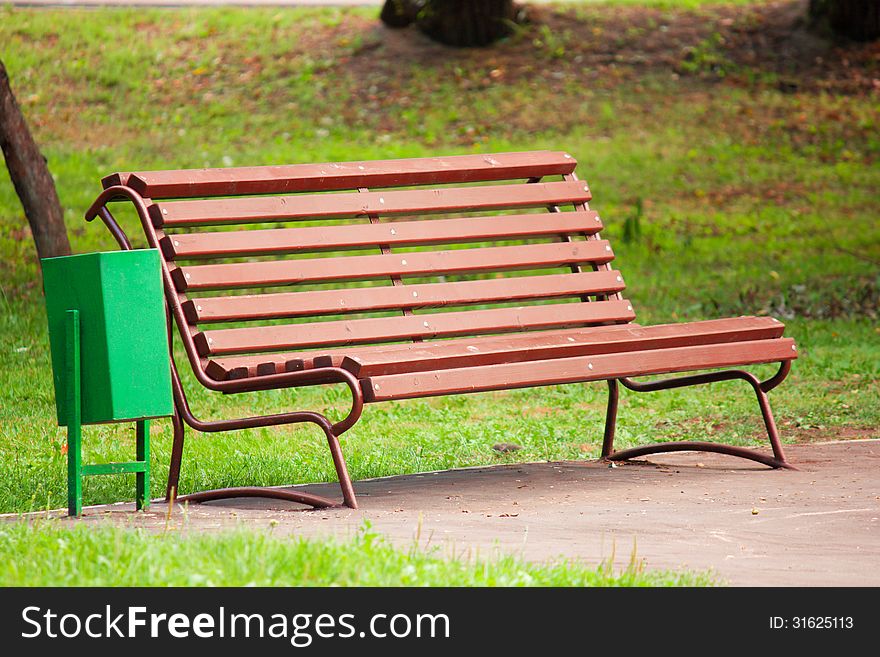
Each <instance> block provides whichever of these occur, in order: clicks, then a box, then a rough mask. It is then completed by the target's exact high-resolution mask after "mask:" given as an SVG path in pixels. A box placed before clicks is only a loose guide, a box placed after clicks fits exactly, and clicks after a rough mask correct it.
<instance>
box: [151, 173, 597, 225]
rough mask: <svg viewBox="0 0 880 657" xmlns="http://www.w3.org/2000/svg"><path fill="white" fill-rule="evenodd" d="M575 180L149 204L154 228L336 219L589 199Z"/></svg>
mask: <svg viewBox="0 0 880 657" xmlns="http://www.w3.org/2000/svg"><path fill="white" fill-rule="evenodd" d="M590 198H591V197H590V191H589V188H588V187H587V186H586V185H585V184H584V183H583V182H580V181H565V182H551V183H534V184H514V185H489V186H482V187H443V188H438V189H414V190H413V189H405V190H398V191H384V192H352V193H339V194H304V195H299V196H258V197H250V198H226V199H207V200H199V201H167V202H162V203H159V204H153V205H151V206H150V208H149V212H150V217H151V219H152V221H153V224H154V225H155V226H156V227H157V228H159V227H165V228H174V227H177V226H211V225H223V224H243V223H254V222H273V221H293V220H298V219H318V218H323V219H339V218H344V217H367V216H368V215H370V214H377V215H382V216H387V215H395V214H421V213H436V212H460V211H472V210H492V209H500V208H506V209H514V208H527V207H543V206H547V205H558V204H562V203H584V202H586V201H589V200H590Z"/></svg>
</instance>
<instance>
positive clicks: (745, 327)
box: [341, 317, 785, 378]
mask: <svg viewBox="0 0 880 657" xmlns="http://www.w3.org/2000/svg"><path fill="white" fill-rule="evenodd" d="M602 328H605V329H607V330H597V328H593V327H590V328H583V329H576V330H573V331H571V332H569V333H566V334H550V335H542V334H534V335H531V334H527V333H526V334H518V335H511V336H508V337H506V338H495V339H493V340H492V341H487V342H486V343H485V344H471V343H472V341H470V340H465V339H457V340H450V341H445V342H439V343H436V342H435V343H430V344H426V345H395V346H392V345H385V346H384V347H374V348H373V349H372V350H370V351H367V350H362V351H363V353H361V354H360V355H358V354H350V355H348V356H346V357H345V358H344V359H343V361H342V363H341V366H342V367H344V368H345V369H347V370H349V371H350V372H351V373H352V374H354V375H356V376H358V377H359V378H364V377H370V376H382V375H386V374H400V373H403V372H425V371H429V370H435V369H450V368H456V367H476V366H483V365H497V364H501V363H516V362H524V361H532V360H545V359H550V358H568V357H572V356H586V355H590V354H606V353H619V352H626V351H643V350H647V349H668V348H670V347H686V346H691V345H700V344H720V343H727V342H746V341H748V340H769V339H772V338H778V337H781V336H782V333H783V331H784V329H785V327H784V325H783V324H782V323H781V322H777V321H776V320H773V319H771V318H769V317H737V318H733V319H715V320H707V321H702V322H689V323H684V324H659V325H656V326H645V327H642V326H637V325H632V324H625V325H621V326H613V327H602Z"/></svg>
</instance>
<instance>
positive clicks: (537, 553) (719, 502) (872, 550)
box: [82, 440, 880, 586]
mask: <svg viewBox="0 0 880 657" xmlns="http://www.w3.org/2000/svg"><path fill="white" fill-rule="evenodd" d="M788 454H789V457H790V459H791V460H792V462H794V463H795V464H797V465H798V467H800V468H801V470H800V471H797V472H795V471H781V470H776V471H773V470H767V469H765V468H763V467H760V466H758V467H753V466H752V464H750V463H749V462H747V461H742V460H739V459H732V458H730V457H722V456H717V455H711V454H696V453H679V454H672V455H668V456H662V457H654V458H653V459H652V463H651V464H627V465H623V466H620V467H614V468H611V467H609V466H608V465H607V464H604V463H597V462H566V463H532V464H523V465H504V466H494V467H486V468H470V469H462V470H452V471H446V472H437V473H430V474H419V475H409V476H400V477H390V478H384V479H374V480H369V481H363V482H358V483H356V485H355V489H356V491H357V493H358V496H359V501H360V505H361V509H360V510H358V511H352V510H350V509H332V510H328V511H310V510H303V509H301V508H297V507H296V505H293V504H289V503H284V502H278V501H270V500H254V499H241V500H229V501H223V502H214V503H210V504H203V505H192V506H190V507H189V508H187V509H184V508H183V507H181V506H180V505H176V507H175V509H174V510H173V513H172V516H171V518H172V521H171V522H172V525H174V526H178V527H183V526H186V527H187V529H188V531H193V530H196V531H217V530H220V529H224V528H231V527H236V526H243V527H247V528H249V529H255V530H264V531H272V532H273V533H274V534H276V535H278V534H280V535H286V534H289V535H295V536H330V535H332V536H338V537H347V536H351V535H353V534H354V533H356V532H357V531H358V529H359V528H360V527H362V526H363V523H364V521H365V520H369V521H370V522H371V523H372V526H373V528H374V529H375V530H376V531H378V532H381V533H382V534H385V535H386V536H388V537H389V538H390V539H391V540H392V541H393V542H394V543H396V544H398V545H401V546H404V547H408V546H411V545H412V544H413V541H418V542H419V543H420V544H421V545H423V546H428V545H430V546H433V547H438V548H439V551H440V554H441V555H449V554H453V553H454V554H457V555H470V556H476V555H478V554H479V555H482V556H491V555H493V554H495V553H497V551H499V550H500V551H503V552H505V553H512V554H516V555H520V556H522V557H524V558H526V559H529V560H547V559H553V558H558V557H562V558H566V559H569V558H574V559H578V560H582V561H584V562H586V563H589V564H596V563H598V562H600V561H601V560H603V559H609V558H610V557H612V556H613V557H614V559H615V562H616V563H617V564H618V565H624V564H626V562H627V561H628V560H629V557H630V554H631V552H632V550H633V549H634V548H635V550H636V552H637V554H638V556H639V557H640V558H641V559H643V560H644V561H645V564H646V566H647V567H649V568H672V569H679V568H688V569H694V570H712V571H714V572H715V573H716V574H718V575H720V577H721V578H722V579H724V580H726V581H729V582H730V583H732V584H735V585H759V586H761V585H766V586H771V585H772V586H776V585H783V586H793V585H809V586H815V585H843V586H853V585H854V586H863V585H872V586H877V585H880V441H877V440H864V441H848V442H839V443H825V444H820V445H798V446H792V447H789V448H788ZM184 467H185V466H184ZM303 488H306V489H308V490H310V491H313V492H316V493H318V494H322V495H327V496H332V497H338V495H339V490H338V487H337V486H336V485H335V484H318V485H310V486H304V487H303ZM166 514H167V507H166V505H164V504H162V503H156V504H154V505H153V507H152V509H151V511H150V512H149V513H147V514H133V513H131V505H113V506H105V507H92V508H89V509H87V510H86V513H85V517H84V519H83V520H82V522H87V523H101V522H119V523H123V524H129V523H130V524H135V525H137V526H145V527H147V528H155V529H157V530H162V529H164V528H165V527H166V522H167V520H166Z"/></svg>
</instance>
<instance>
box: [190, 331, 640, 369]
mask: <svg viewBox="0 0 880 657" xmlns="http://www.w3.org/2000/svg"><path fill="white" fill-rule="evenodd" d="M632 326H638V324H634V323H627V324H609V325H605V326H590V327H588V328H585V327H579V328H571V329H556V330H549V331H523V332H521V333H505V334H503V335H477V336H470V337H466V338H448V339H445V340H433V341H430V342H418V343H412V342H406V343H397V344H372V345H367V346H363V345H361V346H354V347H338V348H330V349H317V350H314V351H293V352H285V353H279V354H256V355H239V356H221V357H217V358H213V359H212V360H210V361H208V364H207V368H206V371H207V372H208V374H209V376H211V377H212V378H214V379H217V380H218V381H222V380H225V379H227V378H228V377H229V374H230V372H232V371H241V372H242V373H246V374H247V376H257V368H258V367H259V366H260V365H266V364H267V363H272V364H273V365H274V367H275V372H276V373H281V372H285V371H290V370H289V369H288V368H289V364H290V363H291V362H293V363H295V364H296V366H297V369H313V368H315V367H342V364H343V362H345V360H346V359H347V358H353V357H358V358H362V357H364V356H368V357H373V356H377V357H378V356H381V355H383V354H384V353H386V352H388V353H397V352H399V351H400V350H406V349H423V348H426V347H428V348H433V347H441V346H442V345H452V344H457V345H458V346H459V347H465V348H466V346H477V347H480V348H483V347H486V348H487V349H490V348H492V345H494V344H496V343H503V344H507V345H509V344H511V342H513V343H516V344H519V342H524V343H528V344H536V342H535V341H536V340H537V343H538V344H542V343H550V344H559V343H560V341H566V340H567V338H568V337H573V338H575V339H576V338H577V336H579V335H582V334H583V333H584V331H589V332H590V334H591V335H594V334H596V333H605V332H608V331H618V330H621V329H625V328H628V327H632Z"/></svg>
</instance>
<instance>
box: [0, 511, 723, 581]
mask: <svg viewBox="0 0 880 657" xmlns="http://www.w3.org/2000/svg"><path fill="white" fill-rule="evenodd" d="M435 552H436V551H435ZM0 553H2V554H3V555H4V559H3V562H2V563H0V586H331V585H332V586H707V585H712V584H714V583H715V580H714V579H713V578H712V577H711V576H709V575H706V574H692V573H675V572H667V571H654V572H651V571H646V570H645V569H644V568H643V566H642V564H641V563H640V562H639V561H638V560H637V559H636V558H635V557H633V558H632V559H631V561H630V563H629V564H628V565H627V566H625V567H623V568H620V569H614V568H613V567H612V566H610V565H608V564H607V563H604V564H602V565H600V566H598V567H595V568H588V567H585V566H583V565H581V564H578V563H575V562H569V561H555V562H552V563H546V564H540V563H526V562H523V561H521V560H520V559H518V558H516V557H511V556H505V555H497V556H496V557H494V558H491V559H487V558H482V557H475V558H463V557H454V558H450V559H443V558H440V557H439V556H437V554H435V553H433V552H425V551H424V550H422V549H418V548H415V547H413V548H411V549H409V550H402V549H399V548H395V547H393V546H391V545H390V544H389V543H388V542H387V541H386V540H385V539H384V538H382V537H381V536H380V535H378V534H376V533H375V532H373V531H371V530H370V529H369V528H365V529H364V530H362V531H360V532H358V534H357V536H356V537H354V538H353V539H350V540H347V541H339V540H322V541H316V540H305V539H298V538H282V537H275V536H271V535H267V534H258V533H252V532H248V531H244V530H241V531H236V532H226V533H221V534H201V535H192V536H187V535H185V534H179V533H176V532H170V533H166V534H150V533H148V532H145V531H143V530H136V529H121V528H111V527H102V528H98V529H96V528H95V527H88V528H87V527H85V526H79V527H75V528H72V529H71V528H62V527H60V526H59V525H58V523H57V522H51V521H50V522H38V523H36V524H34V525H28V524H25V523H16V524H5V525H3V526H0ZM46 564H51V567H49V568H47V567H46Z"/></svg>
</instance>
